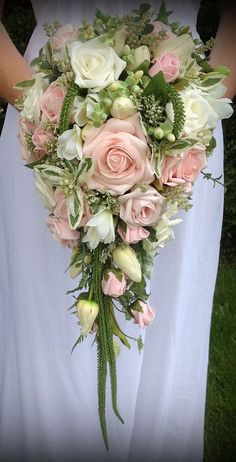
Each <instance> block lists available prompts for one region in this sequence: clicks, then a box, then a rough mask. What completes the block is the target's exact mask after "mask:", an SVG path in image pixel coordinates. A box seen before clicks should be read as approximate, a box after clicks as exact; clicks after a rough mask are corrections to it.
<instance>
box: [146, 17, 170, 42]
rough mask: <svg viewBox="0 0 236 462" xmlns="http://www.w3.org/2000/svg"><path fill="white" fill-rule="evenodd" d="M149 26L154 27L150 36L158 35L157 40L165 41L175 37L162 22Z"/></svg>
mask: <svg viewBox="0 0 236 462" xmlns="http://www.w3.org/2000/svg"><path fill="white" fill-rule="evenodd" d="M151 24H152V26H154V29H153V31H152V32H151V35H158V39H161V40H166V39H168V38H171V37H175V34H173V32H172V30H171V27H170V26H167V25H166V24H164V23H163V22H161V21H154V22H152V23H151Z"/></svg>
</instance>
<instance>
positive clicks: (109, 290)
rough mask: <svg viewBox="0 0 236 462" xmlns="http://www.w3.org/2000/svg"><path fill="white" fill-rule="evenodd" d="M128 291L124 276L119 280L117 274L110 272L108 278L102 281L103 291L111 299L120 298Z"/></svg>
mask: <svg viewBox="0 0 236 462" xmlns="http://www.w3.org/2000/svg"><path fill="white" fill-rule="evenodd" d="M125 290H126V280H125V276H124V274H121V278H120V279H119V278H118V277H117V275H116V274H114V273H113V272H112V271H109V272H108V274H107V277H104V278H103V280H102V291H103V293H104V294H105V295H109V296H110V297H119V296H120V295H122V294H123V293H124V292H125Z"/></svg>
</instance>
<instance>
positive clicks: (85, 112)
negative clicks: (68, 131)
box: [71, 90, 100, 127]
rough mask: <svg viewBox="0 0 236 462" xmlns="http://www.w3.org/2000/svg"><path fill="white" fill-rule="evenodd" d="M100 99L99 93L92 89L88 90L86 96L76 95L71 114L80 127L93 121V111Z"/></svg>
mask: <svg viewBox="0 0 236 462" xmlns="http://www.w3.org/2000/svg"><path fill="white" fill-rule="evenodd" d="M99 101H100V98H99V96H98V94H97V93H95V92H94V91H91V90H89V91H88V94H87V96H86V98H83V97H82V96H76V98H75V100H74V103H73V108H72V112H71V115H72V119H73V120H74V121H75V122H76V123H77V125H79V127H83V126H84V125H85V124H87V123H88V122H89V121H90V122H91V118H92V114H93V111H94V109H95V106H96V104H97V103H99Z"/></svg>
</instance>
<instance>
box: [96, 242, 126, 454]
mask: <svg viewBox="0 0 236 462" xmlns="http://www.w3.org/2000/svg"><path fill="white" fill-rule="evenodd" d="M102 250H103V246H102V244H99V246H98V247H97V248H96V249H95V250H94V293H95V295H96V300H95V301H96V302H97V303H98V305H99V314H98V318H97V322H98V335H97V361H98V364H97V386H98V412H99V420H100V425H101V430H102V435H103V439H104V443H105V446H106V449H107V450H108V448H109V446H108V433H107V424H106V384H107V373H108V370H109V374H110V383H111V397H112V406H113V410H114V413H115V415H116V416H117V417H118V419H119V420H120V421H121V422H122V423H124V421H123V419H122V417H121V416H120V414H119V411H118V408H117V374H116V358H115V351H114V344H113V330H112V311H111V304H110V300H109V298H108V297H107V296H105V295H104V294H103V292H102V285H101V282H102V265H101V255H102Z"/></svg>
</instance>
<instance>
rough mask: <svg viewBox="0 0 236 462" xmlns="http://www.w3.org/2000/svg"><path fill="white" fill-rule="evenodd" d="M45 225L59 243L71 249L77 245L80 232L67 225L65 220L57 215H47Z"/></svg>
mask: <svg viewBox="0 0 236 462" xmlns="http://www.w3.org/2000/svg"><path fill="white" fill-rule="evenodd" d="M47 226H48V228H49V229H50V231H51V233H52V234H53V237H54V239H55V240H56V241H57V242H59V244H62V245H64V246H67V247H70V248H71V249H74V248H75V247H76V246H77V245H78V239H79V236H80V234H79V232H78V231H76V230H73V229H71V228H70V227H69V224H68V221H67V220H64V219H63V218H58V217H48V219H47Z"/></svg>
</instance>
